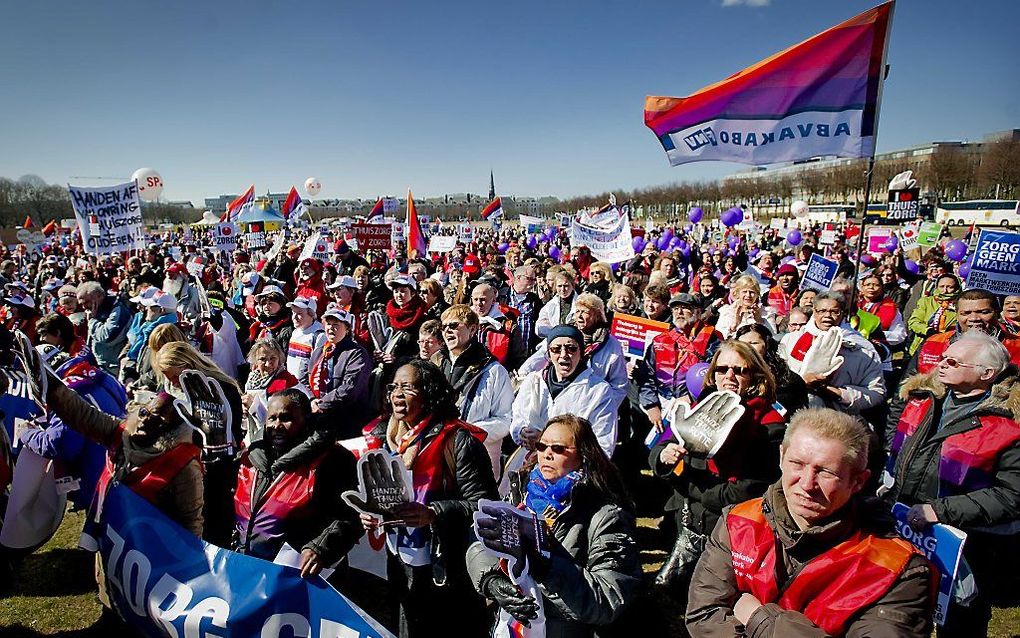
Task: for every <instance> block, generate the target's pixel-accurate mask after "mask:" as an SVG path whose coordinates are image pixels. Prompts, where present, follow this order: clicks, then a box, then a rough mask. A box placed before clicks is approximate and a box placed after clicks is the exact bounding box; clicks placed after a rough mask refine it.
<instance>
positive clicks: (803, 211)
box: [790, 199, 808, 217]
mask: <svg viewBox="0 0 1020 638" xmlns="http://www.w3.org/2000/svg"><path fill="white" fill-rule="evenodd" d="M790 212H791V213H793V216H794V217H804V216H805V215H807V214H808V203H807V202H805V201H804V200H803V199H798V200H797V201H795V202H794V203H792V204H790Z"/></svg>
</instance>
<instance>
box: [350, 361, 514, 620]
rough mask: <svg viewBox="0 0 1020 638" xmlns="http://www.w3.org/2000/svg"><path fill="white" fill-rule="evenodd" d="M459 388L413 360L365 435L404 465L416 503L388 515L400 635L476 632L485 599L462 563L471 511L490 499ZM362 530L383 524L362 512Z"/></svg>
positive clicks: (486, 469) (477, 435)
mask: <svg viewBox="0 0 1020 638" xmlns="http://www.w3.org/2000/svg"><path fill="white" fill-rule="evenodd" d="M459 417H460V412H459V410H458V409H457V393H456V391H455V390H454V389H453V387H452V386H450V383H449V382H448V381H447V380H446V377H445V376H443V373H442V372H441V371H440V370H439V368H437V367H436V366H435V365H433V364H431V363H429V362H428V361H423V360H421V359H413V360H411V361H409V362H408V363H406V364H405V365H403V366H401V367H400V368H398V369H397V372H396V374H395V375H394V376H393V381H392V382H391V383H390V384H389V385H388V386H387V399H386V404H385V407H384V413H383V416H382V417H381V418H380V419H379V420H378V421H376V422H375V424H374V427H372V429H371V435H372V437H374V438H375V439H377V440H379V441H381V442H382V447H383V449H385V450H386V451H388V452H389V453H391V454H393V455H395V456H398V457H399V458H400V459H401V460H402V461H403V462H404V465H405V466H406V467H407V468H408V469H409V470H410V472H411V478H412V489H413V491H414V501H413V502H410V503H405V504H404V505H401V506H398V507H397V508H395V509H394V510H393V520H387V521H386V523H385V528H384V529H386V530H387V543H386V548H387V550H388V559H389V560H388V565H387V573H388V580H389V583H390V591H391V592H395V595H396V597H397V602H398V603H399V607H400V609H399V615H400V629H399V635H400V636H401V638H405V637H413V636H433V635H435V634H436V628H437V627H442V629H443V632H444V633H447V634H448V635H451V636H480V635H483V634H484V631H485V625H486V615H485V605H484V603H483V601H482V599H481V598H479V597H478V595H477V594H475V593H474V591H473V590H472V587H471V582H470V581H469V580H468V575H467V570H466V568H465V565H464V554H465V551H466V550H467V542H468V536H469V534H468V527H469V526H470V524H471V515H472V514H473V513H474V511H475V510H476V509H477V507H478V500H479V499H482V498H486V499H494V498H496V481H495V479H494V478H493V476H492V466H491V464H490V461H489V455H488V453H487V452H486V451H485V446H484V445H482V440H483V439H484V438H485V432H484V431H483V430H480V429H478V428H476V427H474V426H472V425H470V424H468V423H465V422H464V421H461V420H460V418H459ZM361 521H362V524H363V525H364V527H365V529H367V530H369V531H372V530H375V529H377V528H379V527H380V526H382V525H383V522H382V521H380V520H379V519H378V518H376V517H373V516H371V515H368V514H362V515H361Z"/></svg>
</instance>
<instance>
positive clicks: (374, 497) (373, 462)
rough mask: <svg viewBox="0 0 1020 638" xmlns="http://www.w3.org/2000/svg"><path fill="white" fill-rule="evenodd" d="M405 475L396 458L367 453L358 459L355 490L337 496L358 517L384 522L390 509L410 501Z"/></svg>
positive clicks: (378, 451)
mask: <svg viewBox="0 0 1020 638" xmlns="http://www.w3.org/2000/svg"><path fill="white" fill-rule="evenodd" d="M409 474H410V472H408V471H407V469H406V468H405V467H404V462H403V460H401V458H400V457H399V456H390V455H389V454H387V453H386V452H384V451H383V450H369V451H368V452H365V453H364V454H362V455H361V458H359V459H358V489H357V490H347V491H346V492H344V493H343V494H341V495H340V496H341V497H342V498H343V499H344V501H345V502H346V503H347V504H348V505H350V506H351V507H353V508H354V509H356V510H358V511H359V512H361V513H362V514H371V515H372V516H377V517H379V518H382V519H386V518H388V517H390V515H391V512H392V510H393V508H395V507H397V506H398V505H402V504H404V503H410V502H411V501H413V500H414V494H413V493H412V492H411V480H410V477H409Z"/></svg>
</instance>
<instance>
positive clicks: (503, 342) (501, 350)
mask: <svg viewBox="0 0 1020 638" xmlns="http://www.w3.org/2000/svg"><path fill="white" fill-rule="evenodd" d="M496 292H497V291H496V289H495V288H494V287H493V286H492V285H490V284H486V283H481V284H478V285H477V286H475V288H474V290H472V291H471V309H472V310H474V311H475V314H476V315H478V320H479V325H480V329H479V331H478V340H479V341H481V342H482V343H483V344H485V346H486V347H487V348H488V349H489V352H491V353H492V356H494V357H496V359H497V360H498V361H499V362H500V363H501V364H503V365H504V366H506V367H507V369H509V370H515V369H516V368H517V367H518V366H520V365H521V363H522V362H523V361H524V359H525V358H526V357H527V356H528V352H527V344H526V343H525V342H524V339H523V338H522V337H521V331H520V329H519V328H518V327H517V317H516V316H515V315H516V311H514V310H513V309H511V308H503V307H501V306H500V304H498V303H496Z"/></svg>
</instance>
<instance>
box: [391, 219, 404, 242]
mask: <svg viewBox="0 0 1020 638" xmlns="http://www.w3.org/2000/svg"><path fill="white" fill-rule="evenodd" d="M390 235H391V240H392V242H393V243H394V244H396V243H397V242H402V241H404V239H405V238H406V237H407V228H406V225H405V224H404V223H403V222H397V223H395V224H390Z"/></svg>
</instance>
